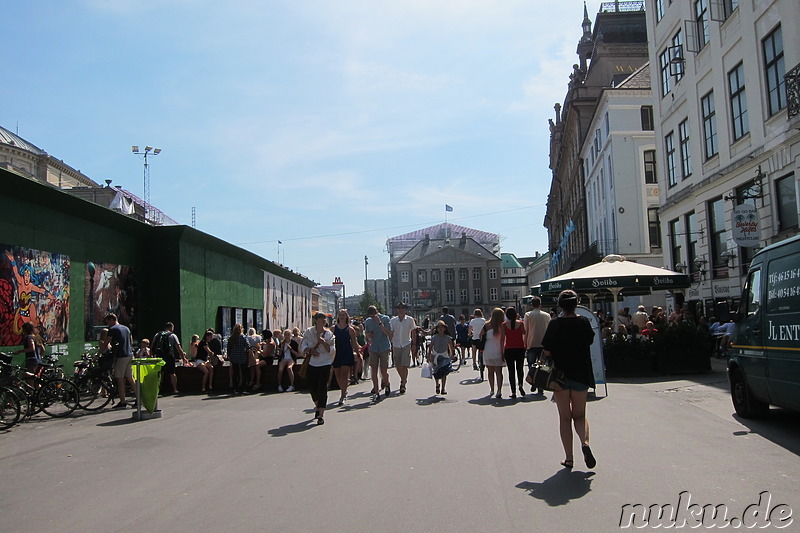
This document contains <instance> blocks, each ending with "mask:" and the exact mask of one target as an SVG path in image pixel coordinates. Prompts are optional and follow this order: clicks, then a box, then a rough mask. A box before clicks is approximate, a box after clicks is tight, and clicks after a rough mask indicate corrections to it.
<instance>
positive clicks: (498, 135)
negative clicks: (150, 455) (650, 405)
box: [0, 0, 600, 294]
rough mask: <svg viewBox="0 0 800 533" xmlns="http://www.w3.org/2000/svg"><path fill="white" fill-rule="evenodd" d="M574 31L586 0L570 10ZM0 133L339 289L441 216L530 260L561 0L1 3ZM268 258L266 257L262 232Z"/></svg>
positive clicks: (561, 46) (568, 40)
mask: <svg viewBox="0 0 800 533" xmlns="http://www.w3.org/2000/svg"><path fill="white" fill-rule="evenodd" d="M587 5H588V9H589V14H590V18H592V20H594V17H595V14H596V13H597V11H598V9H599V6H600V2H599V1H597V0H590V1H588V2H587ZM3 12H4V16H3V19H4V25H3V26H4V27H3V32H2V41H3V45H4V49H5V50H6V54H5V56H4V64H5V65H4V71H5V73H6V78H5V80H6V81H5V82H4V83H3V87H2V89H0V91H2V105H1V106H0V125H2V126H4V127H5V128H7V129H9V130H12V131H18V132H19V135H20V136H22V137H23V138H25V139H26V140H28V141H30V142H32V143H33V144H35V145H37V146H39V147H40V148H42V149H43V150H45V151H47V152H48V153H50V154H51V155H53V156H55V157H57V158H59V159H63V160H64V161H65V162H66V163H68V164H69V165H71V166H72V167H74V168H76V169H79V170H81V171H82V172H83V173H84V174H86V175H88V176H89V177H91V178H92V179H94V180H95V181H96V182H98V183H103V180H105V179H112V180H113V183H112V185H122V186H123V187H125V188H126V189H129V190H131V192H133V193H135V194H138V195H140V196H141V195H142V186H143V185H142V181H143V180H142V161H141V160H140V159H139V158H137V157H136V156H134V155H133V154H132V153H131V149H130V147H131V145H139V146H140V147H143V146H145V145H151V146H155V147H159V148H161V149H162V152H161V154H159V155H158V156H157V157H154V158H152V159H151V167H150V169H151V196H150V197H151V202H152V203H153V204H154V205H156V206H157V207H159V208H160V209H161V210H162V211H164V212H165V213H167V214H168V215H169V216H171V217H172V218H174V219H175V220H177V221H178V222H180V223H184V224H187V225H189V224H191V210H192V207H195V208H196V213H197V215H196V217H197V223H196V225H197V228H198V229H200V230H202V231H205V232H207V233H210V234H212V235H215V236H217V237H220V238H222V239H225V240H227V241H230V242H232V243H235V244H238V245H240V246H242V247H243V248H247V249H249V250H251V251H253V252H255V253H257V254H259V255H262V256H263V257H266V258H267V259H271V260H278V251H279V248H280V260H281V261H282V262H284V263H285V264H286V266H288V267H290V268H292V269H293V270H295V271H298V272H300V273H302V274H305V275H306V276H308V277H309V278H311V279H313V280H315V281H317V282H319V283H322V284H330V283H331V282H332V281H333V278H334V277H336V276H339V277H341V278H342V279H343V280H344V282H345V283H346V285H347V293H348V294H356V293H360V292H361V289H362V287H363V278H364V256H365V255H366V256H368V257H369V263H370V265H369V276H370V278H378V277H384V276H385V274H386V264H387V262H388V256H387V254H386V253H385V252H384V247H385V242H386V239H387V238H388V237H391V236H394V235H399V234H402V233H406V232H408V231H412V230H414V229H419V228H422V227H425V226H428V225H432V224H436V223H439V222H442V221H443V220H444V214H445V213H444V205H445V204H449V205H451V206H452V207H453V212H452V213H448V219H449V220H450V221H452V222H454V223H456V224H461V225H465V226H469V227H473V228H477V229H481V230H484V231H490V232H494V233H499V234H500V235H502V236H503V240H502V243H501V245H502V249H503V251H504V252H512V253H515V254H517V255H518V256H527V255H533V254H534V253H535V252H536V251H541V252H543V251H546V249H547V233H546V230H545V229H544V227H543V226H542V222H543V220H544V214H545V203H546V200H547V193H548V190H549V183H550V176H551V173H550V170H549V168H548V152H549V129H548V125H547V119H549V118H552V117H553V116H554V111H553V104H554V103H556V102H561V101H563V97H564V93H565V91H566V85H567V82H568V79H569V74H570V72H571V68H572V64H573V63H575V62H577V56H576V55H575V48H576V45H577V42H578V39H579V38H580V31H581V29H580V24H581V21H582V19H583V2H582V1H579V0H563V1H558V2H555V1H552V0H550V1H544V0H493V1H492V0H450V1H444V0H396V1H395V0H392V1H389V0H385V1H380V0H372V1H367V0H361V1H355V0H352V1H351V0H338V1H324V0H318V1H317V0H286V1H277V0H259V1H247V0H229V1H227V2H218V1H206V0H160V1H154V0H137V1H133V0H72V1H64V0H38V1H35V2H8V3H5V4H4V6H3ZM278 240H280V241H282V243H283V245H282V246H280V247H279V246H278V244H277V241H278Z"/></svg>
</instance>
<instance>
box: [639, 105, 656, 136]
mask: <svg viewBox="0 0 800 533" xmlns="http://www.w3.org/2000/svg"><path fill="white" fill-rule="evenodd" d="M640 111H641V115H642V131H653V130H654V129H655V123H654V122H653V106H651V105H643V106H642V107H641V110H640Z"/></svg>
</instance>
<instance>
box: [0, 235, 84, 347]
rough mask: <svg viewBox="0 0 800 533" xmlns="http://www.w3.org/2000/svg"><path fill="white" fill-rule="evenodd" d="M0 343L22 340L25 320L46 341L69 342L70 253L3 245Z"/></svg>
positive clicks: (16, 343) (0, 257)
mask: <svg viewBox="0 0 800 533" xmlns="http://www.w3.org/2000/svg"><path fill="white" fill-rule="evenodd" d="M0 254H1V255H0V346H14V345H18V344H20V343H21V342H22V337H23V334H22V327H23V324H25V323H26V322H30V323H32V324H33V325H34V326H37V327H38V328H39V334H40V335H41V336H42V338H43V339H44V341H45V342H47V343H54V342H67V341H68V340H69V339H68V334H67V331H68V326H69V271H70V261H69V256H67V255H63V254H57V253H51V252H44V251H42V250H33V249H30V248H22V247H20V246H11V245H7V244H0Z"/></svg>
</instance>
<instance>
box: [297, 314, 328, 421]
mask: <svg viewBox="0 0 800 533" xmlns="http://www.w3.org/2000/svg"><path fill="white" fill-rule="evenodd" d="M327 318H328V317H326V316H325V314H324V313H315V314H314V325H313V326H311V327H310V328H308V329H307V330H306V332H305V333H304V334H303V342H302V343H301V344H300V351H301V352H303V356H304V357H310V358H311V359H309V362H308V373H307V374H306V381H307V382H308V388H309V391H310V392H311V400H312V401H313V402H314V420H316V421H317V425H322V424H324V423H325V419H324V416H325V407H326V406H327V405H328V376H329V375H330V373H331V363H333V357H334V351H335V349H336V347H335V339H334V336H333V333H332V332H331V330H329V329H328V328H326V327H325V321H326V320H327Z"/></svg>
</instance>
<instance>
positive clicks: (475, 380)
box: [458, 378, 484, 385]
mask: <svg viewBox="0 0 800 533" xmlns="http://www.w3.org/2000/svg"><path fill="white" fill-rule="evenodd" d="M483 382H484V380H482V379H481V378H470V379H462V380H461V381H459V382H458V384H459V385H478V384H480V383H483Z"/></svg>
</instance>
